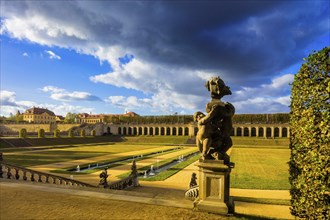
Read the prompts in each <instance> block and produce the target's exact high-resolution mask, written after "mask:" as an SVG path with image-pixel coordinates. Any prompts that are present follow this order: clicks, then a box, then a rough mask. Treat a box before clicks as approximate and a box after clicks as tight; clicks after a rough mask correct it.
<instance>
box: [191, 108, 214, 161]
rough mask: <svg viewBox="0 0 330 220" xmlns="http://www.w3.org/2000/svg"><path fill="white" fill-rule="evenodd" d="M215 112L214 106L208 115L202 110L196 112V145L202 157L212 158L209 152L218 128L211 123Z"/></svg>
mask: <svg viewBox="0 0 330 220" xmlns="http://www.w3.org/2000/svg"><path fill="white" fill-rule="evenodd" d="M215 107H216V106H215ZM213 112H214V108H213V109H212V110H211V111H210V112H209V113H208V114H207V115H205V114H204V113H203V112H200V111H198V112H195V114H194V121H195V122H197V125H198V132H197V135H196V145H197V147H198V149H199V151H200V152H201V153H202V156H201V158H202V159H210V158H208V156H209V155H208V153H209V150H210V147H211V145H212V136H213V133H214V132H215V129H216V127H215V126H214V125H213V124H212V123H211V120H212V117H213V114H212V113H213Z"/></svg>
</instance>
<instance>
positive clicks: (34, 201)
mask: <svg viewBox="0 0 330 220" xmlns="http://www.w3.org/2000/svg"><path fill="white" fill-rule="evenodd" d="M329 54H330V51H329V48H324V49H323V50H322V51H320V52H318V53H316V52H315V53H313V54H311V55H310V57H308V59H307V63H306V64H303V66H302V68H301V69H300V71H299V73H298V74H297V75H296V76H295V81H294V83H293V88H292V103H291V111H292V112H291V114H290V126H288V124H279V123H274V124H271V123H255V124H254V123H251V122H252V121H250V123H236V124H235V123H233V124H232V121H231V118H232V116H233V114H234V106H232V105H231V104H230V103H224V102H222V101H221V98H222V96H224V95H228V94H231V92H230V90H229V87H226V86H225V84H224V82H223V81H222V80H221V79H220V78H212V79H211V80H209V81H208V82H207V83H208V91H210V94H211V97H212V100H211V101H210V102H208V103H207V105H206V106H207V107H206V112H207V114H206V115H205V114H204V113H202V112H196V113H195V115H194V121H195V122H194V123H192V122H191V123H144V124H141V123H105V122H98V123H90V124H88V123H83V124H69V125H68V124H56V123H50V124H18V125H17V124H1V132H2V133H1V134H2V136H3V137H1V139H0V140H1V142H0V143H1V148H0V150H1V154H0V160H1V169H0V179H1V183H0V184H1V217H4V219H31V218H33V219H45V218H53V219H68V218H69V219H70V218H71V219H108V218H109V216H110V215H112V217H113V218H117V219H123V218H125V219H130V218H131V219H145V218H157V217H160V216H162V219H173V218H179V219H240V218H241V219H265V218H280V219H294V216H297V217H300V218H305V219H326V218H327V217H328V216H329V181H328V178H329V169H328V168H329V167H328V164H329V130H330V129H329V124H330V123H329V118H330V116H329V112H330V111H329V91H330V89H329V88H330V87H329V85H330V84H329V83H330V80H329V79H330V77H329V71H330V70H329V66H330V65H329V62H330V59H329ZM315 82H317V83H315ZM315 85H317V86H316V87H315V90H310V89H309V88H311V86H315ZM214 87H217V88H214ZM219 88H220V89H219ZM195 117H196V119H195ZM212 120H213V121H212ZM210 121H212V125H213V126H211V127H210V126H208V125H210V124H208V123H209V122H210ZM219 121H220V122H221V123H218V124H217V123H215V122H219ZM178 122H179V120H178ZM13 134H14V136H13ZM214 134H216V135H214ZM196 145H197V146H198V147H196ZM196 174H198V175H196ZM12 195H15V196H14V197H12ZM86 197H87V198H88V200H85V199H84V198H86ZM48 203H49V204H51V206H49V207H48V208H47V205H46V206H45V204H48ZM141 204H142V205H141ZM31 206H32V207H38V208H36V209H35V210H33V211H32V212H31V209H30V207H31ZM163 206H164V208H160V207H163ZM13 207H15V208H17V209H15V210H13ZM110 207H112V209H110ZM121 207H124V208H121ZM88 208H89V209H90V208H91V209H92V210H90V211H87V212H86V211H84V210H86V209H88ZM95 210H97V211H95ZM104 210H105V212H103V211H104ZM109 210H110V213H111V214H109V213H108V212H109ZM193 210H195V211H193ZM151 213H152V214H151ZM219 214H220V215H219ZM228 214H229V216H228ZM293 215H294V216H293Z"/></svg>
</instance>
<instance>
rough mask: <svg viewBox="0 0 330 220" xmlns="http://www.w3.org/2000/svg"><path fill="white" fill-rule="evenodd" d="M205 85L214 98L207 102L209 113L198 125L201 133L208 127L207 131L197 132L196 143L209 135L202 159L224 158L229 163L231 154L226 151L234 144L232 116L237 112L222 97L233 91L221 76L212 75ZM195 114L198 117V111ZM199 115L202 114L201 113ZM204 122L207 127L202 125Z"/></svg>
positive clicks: (198, 145)
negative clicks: (232, 138)
mask: <svg viewBox="0 0 330 220" xmlns="http://www.w3.org/2000/svg"><path fill="white" fill-rule="evenodd" d="M205 86H206V88H207V89H208V91H209V92H210V93H211V98H212V100H211V101H210V102H209V103H207V104H206V112H207V115H206V116H205V117H204V118H205V119H203V118H202V119H203V120H202V121H201V122H199V123H198V125H199V130H201V134H202V133H205V131H204V132H203V129H204V130H206V129H207V132H206V134H203V135H201V134H200V135H199V134H197V137H196V143H197V139H198V138H203V139H205V138H206V136H207V141H206V143H205V145H204V146H205V149H206V150H207V151H208V152H205V151H203V152H202V153H203V155H202V159H216V160H224V161H225V163H229V156H228V155H227V154H226V152H227V151H228V149H229V148H230V147H231V146H232V140H231V138H230V133H231V131H232V117H233V115H234V114H235V108H234V106H233V105H232V104H230V103H228V102H222V101H221V98H222V97H223V96H225V95H231V94H232V93H231V91H230V88H229V87H228V86H226V85H225V83H224V82H223V80H222V79H220V77H212V78H211V79H210V80H209V81H207V82H206V84H205ZM195 114H196V117H197V113H195ZM199 115H201V114H200V113H199ZM199 117H200V116H199ZM202 123H204V126H205V127H201V125H202ZM198 133H200V131H198ZM197 147H198V148H199V149H200V143H199V144H197ZM204 153H206V154H204Z"/></svg>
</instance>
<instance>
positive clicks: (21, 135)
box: [18, 128, 27, 138]
mask: <svg viewBox="0 0 330 220" xmlns="http://www.w3.org/2000/svg"><path fill="white" fill-rule="evenodd" d="M26 135H27V131H26V129H25V128H21V129H20V130H19V133H18V136H19V137H20V138H26Z"/></svg>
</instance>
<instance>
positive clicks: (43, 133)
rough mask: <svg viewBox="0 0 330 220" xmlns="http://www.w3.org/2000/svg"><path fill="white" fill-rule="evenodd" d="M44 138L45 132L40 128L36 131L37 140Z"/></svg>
mask: <svg viewBox="0 0 330 220" xmlns="http://www.w3.org/2000/svg"><path fill="white" fill-rule="evenodd" d="M44 137H45V130H44V129H42V128H40V129H39V130H38V138H44Z"/></svg>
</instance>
